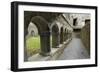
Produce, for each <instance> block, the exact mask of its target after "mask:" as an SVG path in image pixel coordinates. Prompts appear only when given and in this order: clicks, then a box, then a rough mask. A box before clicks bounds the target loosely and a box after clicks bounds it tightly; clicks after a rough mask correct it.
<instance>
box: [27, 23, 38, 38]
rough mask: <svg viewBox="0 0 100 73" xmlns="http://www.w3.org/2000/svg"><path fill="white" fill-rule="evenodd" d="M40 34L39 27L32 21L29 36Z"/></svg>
mask: <svg viewBox="0 0 100 73" xmlns="http://www.w3.org/2000/svg"><path fill="white" fill-rule="evenodd" d="M37 35H38V29H37V26H36V25H35V24H34V23H32V22H30V24H29V26H28V36H37Z"/></svg>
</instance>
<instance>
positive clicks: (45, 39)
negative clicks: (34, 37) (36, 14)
mask: <svg viewBox="0 0 100 73" xmlns="http://www.w3.org/2000/svg"><path fill="white" fill-rule="evenodd" d="M40 43H41V52H40V54H41V55H42V56H48V55H50V51H51V49H50V32H48V31H47V32H42V33H40Z"/></svg>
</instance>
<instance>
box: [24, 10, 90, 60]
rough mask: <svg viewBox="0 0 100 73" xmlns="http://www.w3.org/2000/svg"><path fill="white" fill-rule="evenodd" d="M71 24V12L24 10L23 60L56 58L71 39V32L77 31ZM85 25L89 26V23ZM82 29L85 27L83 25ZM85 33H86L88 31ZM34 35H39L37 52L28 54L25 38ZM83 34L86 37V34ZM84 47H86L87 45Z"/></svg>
mask: <svg viewBox="0 0 100 73" xmlns="http://www.w3.org/2000/svg"><path fill="white" fill-rule="evenodd" d="M73 19H74V18H73ZM87 22H89V20H87ZM73 24H74V23H73ZM73 24H72V23H71V14H63V13H51V12H47V13H46V12H31V11H25V12H24V61H30V60H31V61H34V59H35V60H40V59H41V58H44V59H42V60H50V59H52V60H53V59H57V58H58V57H59V56H60V55H61V54H62V53H63V51H64V49H65V47H66V46H67V45H68V44H69V43H70V42H71V40H72V39H73V34H76V33H78V31H75V30H74V29H73V28H74V27H73V26H74V25H73ZM87 25H88V26H89V23H88V24H87ZM75 26H76V25H75ZM84 29H86V28H85V27H84ZM84 29H82V31H81V33H80V34H82V35H83V36H84V34H83V33H82V32H85V30H84ZM76 30H77V29H76ZM74 31H75V32H74ZM79 32H80V30H79ZM86 34H88V32H87V33H86ZM36 36H39V40H38V41H39V45H40V47H39V49H38V52H37V53H34V54H29V52H28V51H27V50H28V48H27V46H26V45H27V43H26V40H27V39H28V38H29V37H36ZM83 36H80V37H81V38H82V39H83V40H84V41H83V42H85V38H84V37H83ZM85 36H86V37H87V35H85ZM88 38H89V37H88ZM87 42H89V41H87ZM88 45H89V43H88ZM86 47H87V48H88V47H89V46H86ZM88 49H89V48H88ZM31 52H32V51H31ZM34 56H35V57H34ZM36 57H38V58H36Z"/></svg>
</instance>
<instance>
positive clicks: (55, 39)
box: [52, 32, 60, 48]
mask: <svg viewBox="0 0 100 73" xmlns="http://www.w3.org/2000/svg"><path fill="white" fill-rule="evenodd" d="M59 40H60V37H59V32H58V33H57V32H56V33H52V47H53V48H57V47H59V44H60V43H59Z"/></svg>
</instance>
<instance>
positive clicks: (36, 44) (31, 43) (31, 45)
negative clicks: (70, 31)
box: [26, 36, 52, 56]
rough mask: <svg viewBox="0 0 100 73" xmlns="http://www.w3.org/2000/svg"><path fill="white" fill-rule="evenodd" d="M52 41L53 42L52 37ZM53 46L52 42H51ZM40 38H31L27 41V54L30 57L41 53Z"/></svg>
mask: <svg viewBox="0 0 100 73" xmlns="http://www.w3.org/2000/svg"><path fill="white" fill-rule="evenodd" d="M50 41H52V37H50ZM50 43H51V44H52V42H50ZM40 46H41V45H40V36H33V37H29V38H27V40H26V47H27V54H28V56H32V55H34V54H36V53H39V52H40Z"/></svg>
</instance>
